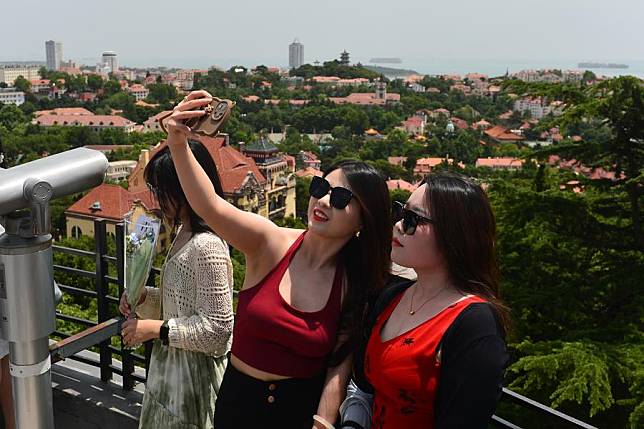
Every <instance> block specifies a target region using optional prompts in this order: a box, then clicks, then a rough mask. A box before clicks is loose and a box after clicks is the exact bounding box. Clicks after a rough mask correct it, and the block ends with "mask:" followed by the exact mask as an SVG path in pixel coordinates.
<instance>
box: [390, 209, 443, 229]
mask: <svg viewBox="0 0 644 429" xmlns="http://www.w3.org/2000/svg"><path fill="white" fill-rule="evenodd" d="M391 216H392V219H393V222H394V224H396V222H398V221H399V220H401V219H402V229H403V233H404V234H405V235H414V233H415V232H416V227H417V226H418V224H420V223H433V222H434V220H433V219H432V218H429V217H424V216H421V215H419V214H418V213H415V212H413V211H411V210H409V209H407V208H405V205H404V204H403V203H401V202H400V201H394V202H393V205H392V208H391Z"/></svg>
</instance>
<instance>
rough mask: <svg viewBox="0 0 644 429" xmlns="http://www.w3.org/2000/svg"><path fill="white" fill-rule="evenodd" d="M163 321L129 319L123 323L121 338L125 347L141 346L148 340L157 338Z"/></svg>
mask: <svg viewBox="0 0 644 429" xmlns="http://www.w3.org/2000/svg"><path fill="white" fill-rule="evenodd" d="M162 324H163V320H152V319H143V320H141V319H129V320H127V321H126V322H125V323H123V327H122V329H121V336H122V337H123V342H124V343H125V345H127V346H133V345H136V344H142V343H144V342H146V341H148V340H152V339H155V338H159V330H160V329H161V325H162Z"/></svg>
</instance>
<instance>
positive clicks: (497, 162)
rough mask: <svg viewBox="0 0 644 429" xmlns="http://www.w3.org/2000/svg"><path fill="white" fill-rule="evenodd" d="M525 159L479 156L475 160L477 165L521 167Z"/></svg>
mask: <svg viewBox="0 0 644 429" xmlns="http://www.w3.org/2000/svg"><path fill="white" fill-rule="evenodd" d="M524 162H525V161H524V160H522V159H517V158H509V157H503V158H479V159H477V160H476V166H477V167H521V166H523V163H524Z"/></svg>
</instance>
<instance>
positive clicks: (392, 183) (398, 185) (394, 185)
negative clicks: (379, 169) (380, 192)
mask: <svg viewBox="0 0 644 429" xmlns="http://www.w3.org/2000/svg"><path fill="white" fill-rule="evenodd" d="M387 188H389V190H390V191H392V190H394V189H402V190H404V191H409V192H414V191H415V190H416V188H418V186H415V185H412V184H411V183H409V182H407V181H405V180H402V179H398V180H387Z"/></svg>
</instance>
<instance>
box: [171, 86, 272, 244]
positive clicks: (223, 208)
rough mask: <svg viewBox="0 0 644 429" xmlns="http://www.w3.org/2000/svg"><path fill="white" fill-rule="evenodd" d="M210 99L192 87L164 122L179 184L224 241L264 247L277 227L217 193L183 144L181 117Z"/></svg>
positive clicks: (194, 114)
mask: <svg viewBox="0 0 644 429" xmlns="http://www.w3.org/2000/svg"><path fill="white" fill-rule="evenodd" d="M211 100H212V96H211V95H210V94H208V93H207V92H206V91H194V92H191V93H190V94H189V95H188V96H187V97H186V98H185V99H184V100H183V101H182V102H181V103H179V105H178V106H177V107H175V109H174V112H173V113H172V115H171V116H170V117H169V119H168V120H167V122H166V126H167V129H168V140H167V143H168V146H169V147H170V152H171V153H172V159H173V161H174V165H175V168H176V169H177V175H178V176H179V181H180V182H181V187H182V188H183V192H184V193H185V194H186V198H187V199H188V202H189V203H190V206H191V207H192V208H193V209H194V211H195V212H196V213H197V214H198V215H199V216H201V218H202V219H203V220H204V221H206V223H207V224H208V226H210V227H211V228H212V229H213V230H214V231H215V232H216V233H217V235H219V236H220V237H221V238H223V239H224V240H225V241H227V242H228V243H230V244H232V245H233V246H234V247H236V248H237V249H239V250H240V251H242V252H243V253H245V254H246V255H252V254H257V253H259V252H261V251H262V250H263V249H264V248H265V246H266V245H267V241H268V239H269V237H275V236H279V235H280V232H279V231H280V228H279V227H277V226H276V225H275V224H274V223H272V222H271V221H269V220H268V219H266V218H264V217H262V216H259V215H257V214H254V213H249V212H245V211H243V210H240V209H238V208H236V207H235V206H233V205H232V204H230V203H229V202H228V201H226V200H225V199H223V198H221V197H219V196H218V195H217V194H216V193H215V190H214V188H213V186H212V183H211V182H210V179H209V178H208V176H207V175H206V173H205V171H204V170H203V168H202V167H201V165H200V164H199V163H198V162H197V160H196V158H195V157H194V155H193V154H192V151H191V150H190V148H189V147H188V144H187V142H188V136H189V134H190V128H188V127H187V126H186V125H184V124H183V121H184V120H186V119H189V118H194V117H199V116H203V115H204V114H205V112H204V110H201V109H200V108H202V107H204V106H206V105H208V104H209V103H210V101H211ZM194 109H198V110H194Z"/></svg>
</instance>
